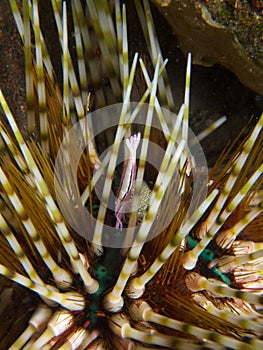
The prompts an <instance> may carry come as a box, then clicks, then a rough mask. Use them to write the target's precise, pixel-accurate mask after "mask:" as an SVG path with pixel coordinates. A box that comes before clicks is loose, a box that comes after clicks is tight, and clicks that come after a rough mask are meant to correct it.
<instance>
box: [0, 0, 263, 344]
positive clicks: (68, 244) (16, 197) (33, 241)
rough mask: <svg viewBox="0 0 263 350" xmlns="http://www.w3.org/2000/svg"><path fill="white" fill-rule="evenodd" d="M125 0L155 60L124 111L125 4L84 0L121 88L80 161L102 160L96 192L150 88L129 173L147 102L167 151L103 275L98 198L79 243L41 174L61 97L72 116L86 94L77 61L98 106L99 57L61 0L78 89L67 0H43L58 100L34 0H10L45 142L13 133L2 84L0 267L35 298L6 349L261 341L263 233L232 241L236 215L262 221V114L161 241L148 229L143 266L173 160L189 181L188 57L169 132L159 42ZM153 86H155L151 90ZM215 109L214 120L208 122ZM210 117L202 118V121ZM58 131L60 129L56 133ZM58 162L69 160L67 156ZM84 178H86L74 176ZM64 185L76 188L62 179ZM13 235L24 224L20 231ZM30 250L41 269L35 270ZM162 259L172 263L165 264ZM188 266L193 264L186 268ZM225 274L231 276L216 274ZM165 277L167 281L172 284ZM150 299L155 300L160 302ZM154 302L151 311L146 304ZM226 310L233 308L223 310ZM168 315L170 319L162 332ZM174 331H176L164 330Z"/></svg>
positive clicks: (62, 110)
mask: <svg viewBox="0 0 263 350" xmlns="http://www.w3.org/2000/svg"><path fill="white" fill-rule="evenodd" d="M135 4H136V8H137V11H138V15H139V18H140V21H141V22H142V27H143V30H144V35H145V38H146V42H147V46H148V49H149V53H150V55H151V58H152V61H153V65H154V75H153V78H152V80H151V79H150V77H149V74H148V72H147V69H146V67H145V65H144V63H143V61H142V60H141V59H140V60H139V63H140V66H141V70H142V73H143V76H144V79H145V82H146V86H147V88H146V90H145V92H144V93H143V94H142V98H141V100H140V101H139V103H138V109H137V110H135V111H133V114H131V115H130V114H129V108H128V106H129V104H128V103H129V102H130V99H131V90H132V86H133V84H134V76H135V71H136V67H137V64H138V54H135V56H134V59H133V62H132V65H131V69H129V62H128V41H127V24H126V8H125V6H123V7H122V10H121V9H120V4H119V1H117V0H116V1H115V6H114V9H115V18H116V32H115V29H114V23H113V20H112V18H111V14H110V9H109V8H108V7H107V6H106V7H104V5H105V3H104V2H103V1H96V2H93V1H87V9H88V12H89V15H90V24H91V25H92V27H93V30H94V32H95V34H96V37H97V43H98V46H99V48H100V50H101V56H102V59H103V64H104V65H105V71H106V72H107V75H108V77H109V82H110V86H111V90H112V91H113V94H115V96H116V97H117V98H120V97H121V96H122V99H123V108H122V110H121V113H120V119H119V125H118V127H117V131H116V135H115V136H114V143H113V147H112V149H111V151H110V153H109V154H108V156H107V157H105V159H104V160H103V162H101V161H100V160H99V159H98V156H97V152H96V146H95V145H91V147H90V148H89V149H88V157H87V159H88V161H89V162H90V163H89V165H88V167H90V168H91V169H90V170H91V171H93V170H94V169H97V173H95V174H96V176H97V179H98V178H99V176H100V174H101V173H102V172H105V173H106V180H105V183H104V187H103V189H102V198H103V199H105V201H106V203H107V198H108V197H109V191H110V189H111V187H112V181H113V176H114V174H115V170H116V162H117V156H118V152H119V148H118V147H119V146H118V145H119V142H120V141H121V140H122V139H125V138H126V139H127V137H128V135H129V133H130V128H131V126H132V124H133V123H134V122H136V116H137V115H138V113H139V111H140V106H141V105H142V104H143V103H144V102H145V101H146V100H147V98H149V107H148V110H147V118H148V119H147V120H148V123H147V125H146V127H145V129H144V134H143V140H144V145H145V148H143V147H142V149H141V153H140V155H139V159H140V161H139V164H138V170H137V178H138V179H139V181H142V180H143V178H144V177H145V163H146V161H147V152H148V147H149V146H148V144H149V141H150V140H151V137H150V134H151V126H149V125H151V124H152V118H153V113H154V111H156V113H157V115H158V117H159V121H160V124H161V126H162V130H163V134H164V138H165V137H166V142H167V146H166V149H165V156H164V159H163V161H162V163H161V166H160V169H159V173H158V174H157V177H156V180H155V183H154V185H153V188H152V191H151V197H150V199H149V205H148V209H147V210H146V212H145V215H144V217H143V220H142V225H141V226H140V229H139V231H138V233H137V234H136V237H135V240H134V242H133V244H132V246H131V248H130V249H129V250H128V252H127V250H122V249H119V250H118V251H117V254H118V255H119V256H120V266H119V267H118V269H119V271H118V274H117V276H114V274H112V273H111V272H110V263H109V259H110V258H111V257H112V256H114V255H112V252H111V251H110V250H109V248H107V247H101V246H100V245H98V244H97V242H100V241H101V240H102V231H103V223H104V221H105V218H106V215H107V211H106V208H105V207H104V206H102V205H100V206H99V210H98V213H97V225H96V227H95V230H94V241H95V242H96V244H93V245H92V244H88V243H87V242H84V241H83V240H81V244H82V245H84V244H86V247H84V248H83V247H81V244H80V243H79V242H78V238H76V237H75V236H76V234H75V233H74V232H72V230H71V229H70V228H69V227H68V226H67V224H66V222H65V220H64V218H63V216H62V214H61V211H60V209H59V207H58V205H57V203H56V201H55V199H54V188H53V183H52V182H51V181H50V179H52V180H53V176H54V174H53V169H52V166H51V165H50V164H49V162H48V157H51V159H52V160H53V159H54V158H55V156H56V152H57V150H58V147H59V145H60V143H61V140H62V138H63V136H64V134H65V133H66V132H67V131H68V130H69V128H70V123H71V122H70V110H72V109H73V105H74V109H75V115H76V116H77V118H78V119H80V120H81V119H82V118H84V115H85V109H84V107H83V101H86V99H87V97H88V93H87V79H86V78H85V77H87V72H86V70H89V73H90V74H91V82H92V83H93V84H94V85H95V86H96V87H97V88H96V89H95V96H96V101H97V104H98V106H103V105H105V104H106V101H107V98H106V95H105V91H104V90H103V87H98V86H99V84H98V83H99V80H100V76H99V75H98V72H99V67H98V62H97V61H96V59H94V52H93V47H92V45H93V44H92V38H91V35H90V32H89V30H88V26H87V24H86V23H85V18H84V15H83V11H82V7H81V2H80V1H79V0H74V1H72V13H73V20H74V26H75V30H76V45H77V53H78V57H79V59H78V68H79V75H80V86H81V88H79V85H78V82H77V79H76V74H75V72H74V69H73V64H72V60H71V57H70V53H69V50H68V35H67V11H66V2H63V8H62V7H61V4H60V2H59V1H55V0H54V1H53V0H52V7H53V11H54V14H55V18H56V24H57V28H58V32H59V37H60V43H61V47H62V53H63V58H62V60H63V80H64V81H63V99H61V96H60V93H59V89H58V87H57V85H56V83H55V81H54V76H53V70H52V65H51V60H50V59H49V56H48V52H47V49H46V45H45V42H44V38H43V35H42V33H41V30H40V26H39V15H38V3H37V1H36V0H34V1H33V2H32V3H31V1H30V0H24V1H23V5H24V12H23V14H24V16H23V20H22V19H21V16H20V14H19V11H18V9H17V6H16V3H15V1H14V0H10V5H11V6H12V10H13V13H14V16H15V18H16V22H17V26H18V29H19V32H20V35H21V38H22V40H23V42H24V46H25V57H26V66H27V69H26V82H27V100H28V120H29V125H28V126H29V132H30V133H31V134H32V135H33V137H35V136H36V133H37V130H36V129H35V127H34V124H35V123H34V119H35V112H36V109H37V108H38V118H39V125H40V132H39V134H40V137H39V139H40V144H41V146H40V147H41V152H43V154H41V153H38V148H37V147H35V146H34V142H32V141H30V142H28V141H26V140H25V139H24V138H23V136H22V134H21V132H20V130H19V128H18V127H17V125H16V122H15V120H14V118H13V116H12V114H11V111H10V109H9V107H8V105H7V103H6V101H5V99H4V96H3V94H2V92H1V95H0V102H1V105H2V109H3V111H4V115H5V119H3V120H2V119H1V123H0V132H1V137H2V139H1V147H2V149H1V162H2V166H1V170H0V180H1V216H0V227H1V233H2V235H1V241H0V244H1V249H2V252H3V253H2V254H1V265H0V273H1V274H2V275H3V276H6V277H7V278H9V279H10V280H12V281H14V282H16V283H18V284H21V285H23V286H25V287H26V288H28V289H29V290H31V291H32V294H33V293H35V294H37V295H39V297H40V298H39V300H38V306H37V307H36V309H35V312H34V313H33V314H32V316H31V318H30V320H29V321H28V326H27V327H26V328H25V330H24V332H22V334H21V335H20V336H19V337H18V338H17V340H16V341H15V342H13V344H12V345H10V349H22V348H23V349H41V348H43V349H51V348H58V349H68V348H71V349H110V348H112V347H113V348H118V349H122V348H123V349H144V348H145V349H147V348H148V347H147V345H145V344H151V346H152V347H153V348H156V347H158V348H159V347H160V346H161V347H162V348H172V349H184V348H185V347H191V349H195V348H196V349H200V348H208V349H209V348H213V349H215V348H219V349H226V348H232V349H245V348H246V349H251V350H252V349H261V348H262V345H263V343H262V340H261V337H262V324H263V319H262V314H261V311H262V303H263V300H262V283H263V282H262V253H261V252H262V242H261V241H262V235H261V236H260V235H259V234H258V236H259V238H257V240H255V241H254V240H253V235H250V236H249V237H250V238H251V240H250V241H249V240H244V241H241V242H240V241H237V240H236V238H237V237H238V235H239V234H240V232H242V231H243V230H244V229H245V228H246V227H247V226H248V225H251V224H253V223H254V222H255V219H257V220H258V222H259V224H258V226H257V227H258V228H259V231H260V232H261V233H262V209H263V208H262V201H261V200H259V202H258V203H256V205H254V206H252V205H250V204H249V203H250V202H251V200H252V199H253V197H255V196H256V195H257V193H258V192H260V186H261V184H262V151H261V150H262V124H263V116H261V118H260V119H259V120H258V122H257V124H256V126H255V127H254V129H253V131H252V132H251V134H250V136H249V137H248V138H247V140H245V142H243V144H241V146H240V148H239V149H238V150H237V152H236V153H235V154H234V156H233V157H232V158H231V161H232V162H233V165H231V164H230V165H229V164H228V168H227V171H226V173H227V178H226V179H223V180H218V182H217V179H216V178H215V179H213V181H214V184H213V185H211V189H210V193H209V195H208V197H207V198H206V199H205V200H204V201H203V202H202V203H201V204H200V205H199V206H198V207H197V208H196V210H195V211H194V213H193V214H192V215H191V216H190V217H189V218H187V217H186V218H185V221H180V220H179V219H178V218H177V217H176V218H177V219H178V220H177V221H176V220H174V221H173V222H172V224H171V225H170V229H169V230H168V231H167V232H166V234H167V237H166V238H165V240H166V241H167V242H166V243H165V244H164V243H163V242H162V239H163V238H162V236H160V237H159V238H158V237H156V239H155V240H153V241H154V242H153V244H156V245H157V246H158V248H155V249H153V259H152V258H151V257H149V259H150V258H151V259H152V260H151V261H150V260H149V261H148V262H147V261H146V266H144V267H143V265H142V264H141V263H140V259H142V258H143V256H144V255H146V256H147V249H151V248H150V247H151V242H149V243H146V241H147V236H148V234H149V233H150V232H151V229H152V221H153V218H154V217H155V216H156V215H158V213H160V204H161V201H162V199H163V197H164V195H165V193H166V191H168V188H169V184H170V183H171V181H172V176H173V174H174V171H175V169H176V167H177V166H178V165H179V170H180V174H181V178H180V181H179V185H180V187H179V189H180V191H184V189H185V188H187V181H189V182H190V175H191V172H192V171H193V169H192V168H191V166H190V167H186V163H187V161H188V159H187V156H186V152H185V151H186V144H187V142H188V119H189V89H190V66H191V62H190V56H189V60H188V68H187V74H186V93H185V101H184V104H183V105H182V107H181V109H180V111H179V113H178V116H177V118H176V120H175V123H174V125H173V128H172V130H171V133H167V132H166V131H167V125H166V123H165V118H164V116H163V113H162V109H161V107H160V102H159V101H161V103H163V104H164V105H166V106H168V107H169V109H170V110H174V103H173V99H172V94H171V90H170V87H169V84H168V81H167V75H166V71H165V65H166V63H167V61H163V59H162V57H161V54H160V48H159V44H158V40H157V36H156V33H155V29H154V24H153V20H152V17H151V12H150V6H149V3H148V1H144V2H143V4H141V2H140V1H135ZM61 10H62V17H61V15H60V13H61ZM30 23H31V24H32V27H33V31H34V37H35V50H36V55H35V61H34V60H32V51H31V50H32V44H31V38H30ZM79 32H80V33H81V35H80V36H79ZM108 39H110V40H108ZM113 39H114V40H113ZM84 51H85V52H86V53H87V55H88V57H89V59H88V61H87V65H86V63H85V61H84V59H83V52H84ZM32 72H33V74H32ZM47 86H48V87H49V88H50V89H51V91H52V92H53V93H54V95H53V99H54V100H55V102H54V100H53V101H52V99H51V95H50V94H49V92H48V91H47V90H48V89H47ZM34 88H35V91H36V94H37V97H38V105H37V108H36V107H35V106H34V104H33V102H32V101H33V100H34ZM158 92H159V98H157V93H158ZM83 99H84V100H83ZM54 107H56V108H54ZM55 110H56V111H55ZM53 112H55V115H54V114H53ZM127 116H129V119H128V118H127ZM222 121H223V119H222V120H221V121H220V122H219V123H221V122H222ZM213 128H214V126H212V127H211V128H210V130H213ZM207 132H209V131H206V132H205V133H202V134H201V135H199V139H200V138H202V137H203V136H204V135H205V134H207ZM167 135H170V136H169V137H168V136H167ZM179 135H180V138H181V142H180V143H179V145H177V146H176V145H175V144H174V140H175V139H177V137H178V136H179ZM56 138H58V140H59V141H55V139H56ZM33 151H34V152H33ZM260 152H261V153H260ZM84 164H85V162H84ZM65 166H68V167H69V170H70V163H67V164H65ZM80 167H83V168H81V170H83V169H84V172H85V171H87V172H88V167H87V168H85V167H84V166H83V164H81V165H80ZM69 176H70V172H69ZM240 177H241V178H240ZM88 180H89V181H90V179H88ZM82 181H83V183H84V184H86V182H85V181H84V180H82ZM95 184H96V177H94V178H93V179H92V181H90V183H89V185H88V186H86V189H85V190H84V191H83V193H82V198H81V200H82V203H86V202H87V201H88V200H89V199H92V198H91V197H92V196H91V193H92V190H93V187H94V186H95ZM140 185H141V183H139V184H138V186H139V187H140ZM71 190H72V191H73V193H74V189H71ZM178 192H179V190H178ZM74 195H75V193H74ZM244 202H245V204H246V209H243V217H242V218H240V219H237V220H235V223H234V224H232V226H230V227H228V228H226V229H225V228H222V227H223V225H225V224H226V223H227V219H228V218H229V217H231V215H233V214H235V211H236V210H237V208H238V207H239V206H241V205H242V204H243V203H244ZM87 203H88V202H87ZM34 205H35V207H34ZM35 208H42V209H41V211H40V212H39V217H40V219H39V222H38V220H37V218H36V216H37V215H36V214H37V213H35V212H34V210H35ZM162 214H163V213H162ZM164 214H165V213H164ZM177 215H178V214H177ZM8 218H9V220H8ZM45 220H46V221H45ZM130 220H131V222H132V220H134V218H133V215H131V218H130ZM135 221H136V218H135ZM129 224H130V222H129ZM43 226H45V229H43ZM21 235H22V236H23V237H24V238H23V239H22V240H21ZM187 237H192V238H193V240H194V242H195V244H194V247H191V244H190V239H189V240H187ZM163 241H164V240H163ZM6 242H7V243H8V244H7V245H6ZM213 242H216V245H217V248H213V249H215V250H217V251H218V254H216V252H215V253H214V251H213V250H212V248H210V247H211V244H212V243H213ZM244 242H247V245H249V246H250V251H249V252H247V251H246V252H245V253H244V251H243V252H242V253H241V254H240V252H238V247H241V246H242V244H244ZM56 245H57V247H58V248H56ZM61 247H62V248H61ZM226 247H227V249H228V251H227V250H226V249H225V248H226ZM30 248H31V250H30ZM231 249H233V252H232V251H231ZM144 250H146V252H144ZM221 252H223V253H224V254H225V255H222V254H221ZM4 253H7V254H4ZM205 253H206V254H209V253H211V254H212V255H213V260H211V261H209V260H206V258H204V254H205ZM242 254H243V255H242ZM5 255H6V256H5ZM60 255H61V256H62V257H61V258H60ZM216 255H218V256H216ZM9 256H10V258H9ZM15 258H16V260H15ZM116 259H117V258H116ZM93 260H94V261H93ZM39 261H41V264H42V265H41V269H42V270H43V271H40V270H39V269H38V262H39ZM204 261H205V262H206V263H207V262H208V261H209V263H207V265H206V266H205V268H206V270H207V271H208V272H211V274H212V275H213V274H214V276H213V277H214V279H212V280H211V279H210V278H208V277H206V276H204V275H202V270H203V268H204V266H203V262H204ZM167 263H168V264H170V267H169V268H167ZM177 265H179V267H178V266H177ZM215 266H216V269H215V268H214V267H215ZM178 269H180V271H178ZM104 270H105V271H104ZM188 270H193V271H191V272H188ZM176 271H177V272H176ZM219 271H220V272H219ZM134 273H136V274H137V275H136V276H135V277H133V275H134ZM162 274H163V275H162ZM220 274H221V275H220ZM222 274H223V275H224V276H226V275H227V276H229V277H226V278H225V280H224V279H223V280H222V278H220V276H222ZM160 276H166V277H160ZM177 276H178V277H177ZM180 276H181V277H182V278H183V280H184V286H185V288H186V289H185V290H187V293H189V294H190V295H191V298H192V300H194V301H195V304H197V305H200V306H202V311H201V310H200V315H199V311H198V310H199V309H200V306H198V307H197V308H196V309H195V308H194V307H193V313H194V312H196V313H197V315H196V319H191V315H190V314H189V316H187V318H186V319H185V320H177V319H176V318H177V314H176V312H172V311H171V310H172V309H173V307H174V304H175V303H174V302H173V301H172V300H176V298H177V295H176V293H177V290H176V286H175V284H176V279H177V278H180ZM106 277H112V278H113V283H111V284H110V285H109V286H108V285H107V283H106ZM209 277H210V276H209ZM216 277H217V278H216ZM249 277H250V278H249ZM162 278H163V280H162ZM228 278H229V281H230V283H229V285H228V283H225V281H227V280H228ZM160 279H161V282H160ZM172 280H174V282H173V283H172V282H171V281H172ZM151 282H154V283H156V285H157V287H158V286H162V285H163V289H164V293H163V295H159V296H157V297H156V295H155V296H154V288H153V285H151ZM14 288H15V287H14ZM173 288H174V290H173ZM168 289H170V290H169V291H168ZM159 292H161V287H160V288H159ZM145 299H146V301H145ZM158 299H160V300H161V302H162V304H163V305H160V303H159V301H158ZM185 300H186V301H185V302H186V303H187V301H188V302H189V299H185ZM166 305H167V306H168V309H169V306H170V307H171V310H167V306H166ZM217 306H218V307H217ZM94 308H95V310H93V309H94ZM156 309H157V311H158V312H156V311H155V310H156ZM178 310H180V309H178ZM204 310H205V312H204ZM231 310H234V313H233V312H232V311H231ZM202 316H203V317H204V319H202ZM198 317H199V321H200V326H199V321H198ZM206 317H207V319H206ZM209 317H211V319H213V321H214V322H215V323H214V324H212V325H210V324H209V321H207V320H209ZM94 319H95V321H94ZM202 322H204V324H202ZM224 322H225V323H226V328H227V329H226V330H225V331H223V326H224ZM101 323H102V325H101ZM201 324H202V326H201ZM166 328H169V329H170V330H172V331H167V329H166ZM217 328H218V329H217ZM174 330H175V331H176V333H173V331H174ZM11 331H12V330H11ZM238 332H239V333H238ZM175 334H176V335H175Z"/></svg>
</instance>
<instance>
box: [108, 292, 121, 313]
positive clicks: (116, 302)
mask: <svg viewBox="0 0 263 350" xmlns="http://www.w3.org/2000/svg"><path fill="white" fill-rule="evenodd" d="M103 304H104V307H105V309H106V310H108V311H110V312H118V311H120V310H121V309H122V307H123V304H124V301H123V297H122V296H118V297H115V296H113V295H112V293H109V294H107V295H106V296H105V298H104V300H103Z"/></svg>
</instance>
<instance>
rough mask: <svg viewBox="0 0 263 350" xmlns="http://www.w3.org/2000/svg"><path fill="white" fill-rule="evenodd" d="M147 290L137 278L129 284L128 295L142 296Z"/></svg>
mask: <svg viewBox="0 0 263 350" xmlns="http://www.w3.org/2000/svg"><path fill="white" fill-rule="evenodd" d="M144 291H145V286H144V285H143V284H141V283H138V280H137V279H136V278H135V279H134V280H132V281H131V282H130V284H129V287H128V290H127V295H128V296H129V297H130V298H132V299H138V298H140V297H141V296H142V295H143V293H144Z"/></svg>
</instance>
